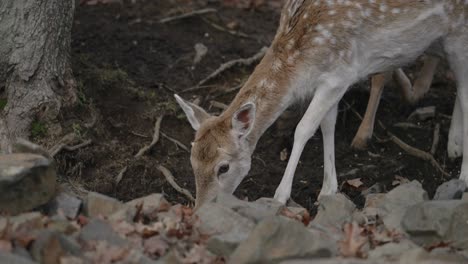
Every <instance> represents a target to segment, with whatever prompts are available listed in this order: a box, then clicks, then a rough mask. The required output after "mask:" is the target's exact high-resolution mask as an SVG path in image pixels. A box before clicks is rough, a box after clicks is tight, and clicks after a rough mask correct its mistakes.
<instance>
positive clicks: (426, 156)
mask: <svg viewBox="0 0 468 264" xmlns="http://www.w3.org/2000/svg"><path fill="white" fill-rule="evenodd" d="M343 101H344V100H343ZM344 103H345V104H346V105H348V106H350V104H349V103H347V102H346V101H344ZM350 109H351V111H352V112H353V113H354V114H355V115H356V116H357V117H358V118H359V119H361V120H362V116H361V115H360V114H359V113H358V112H357V111H356V110H355V109H354V108H353V107H350ZM378 123H379V126H380V127H381V128H382V129H383V130H385V131H386V132H387V134H388V135H389V137H390V139H389V140H390V141H392V142H393V143H395V144H396V145H398V146H399V147H400V148H401V149H403V150H404V151H405V152H406V153H408V154H409V155H411V156H414V157H416V158H420V159H422V160H426V161H429V162H431V164H432V166H434V167H435V168H436V169H437V170H438V171H440V173H442V175H444V176H446V177H450V174H448V173H447V172H446V171H444V169H443V168H442V166H440V164H439V163H438V162H437V161H436V160H435V158H434V156H433V155H432V154H431V153H429V152H426V151H423V150H420V149H417V148H415V147H412V146H410V145H408V144H406V143H405V142H404V141H403V140H401V139H400V138H398V137H397V136H395V135H394V134H392V133H391V132H390V131H388V129H387V127H386V126H385V125H384V124H383V123H382V122H380V120H378ZM439 129H440V128H439ZM373 136H374V137H376V138H377V139H379V138H378V137H377V136H376V135H375V133H374V135H373Z"/></svg>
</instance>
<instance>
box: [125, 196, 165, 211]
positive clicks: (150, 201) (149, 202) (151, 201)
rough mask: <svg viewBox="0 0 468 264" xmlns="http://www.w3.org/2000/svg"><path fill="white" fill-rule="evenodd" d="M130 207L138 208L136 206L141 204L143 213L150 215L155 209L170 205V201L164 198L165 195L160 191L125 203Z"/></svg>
mask: <svg viewBox="0 0 468 264" xmlns="http://www.w3.org/2000/svg"><path fill="white" fill-rule="evenodd" d="M125 205H126V206H128V207H133V208H136V206H141V205H143V207H142V208H141V210H142V213H143V214H145V215H149V214H151V213H153V212H154V211H157V210H159V209H160V208H161V206H166V205H169V203H168V202H167V201H166V199H164V196H163V195H162V194H160V193H153V194H150V195H148V196H145V197H141V198H138V199H134V200H131V201H130V202H127V203H125Z"/></svg>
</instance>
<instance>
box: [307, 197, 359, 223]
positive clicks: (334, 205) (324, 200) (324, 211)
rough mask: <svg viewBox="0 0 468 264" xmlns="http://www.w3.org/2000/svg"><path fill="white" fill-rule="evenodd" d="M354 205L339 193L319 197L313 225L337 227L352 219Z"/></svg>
mask: <svg viewBox="0 0 468 264" xmlns="http://www.w3.org/2000/svg"><path fill="white" fill-rule="evenodd" d="M355 209H356V206H355V205H354V203H353V202H351V201H350V200H349V199H348V198H347V197H346V196H344V195H343V194H341V193H338V194H335V195H326V196H323V197H321V199H320V201H319V206H318V212H317V215H316V216H315V219H314V220H313V221H312V224H313V225H319V226H323V227H333V228H336V227H339V229H341V226H342V225H343V224H344V223H345V222H349V221H351V219H352V216H353V212H354V210H355Z"/></svg>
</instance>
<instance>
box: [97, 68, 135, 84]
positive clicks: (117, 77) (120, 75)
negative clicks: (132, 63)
mask: <svg viewBox="0 0 468 264" xmlns="http://www.w3.org/2000/svg"><path fill="white" fill-rule="evenodd" d="M95 74H96V77H97V81H98V82H99V83H100V84H101V85H102V86H103V87H110V86H116V85H122V84H123V83H128V82H129V79H128V74H127V73H126V72H125V71H124V70H122V69H109V68H102V69H96V70H95Z"/></svg>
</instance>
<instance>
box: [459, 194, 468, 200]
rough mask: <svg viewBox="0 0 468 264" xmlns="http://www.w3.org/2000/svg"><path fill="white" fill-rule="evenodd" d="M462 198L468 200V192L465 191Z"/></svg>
mask: <svg viewBox="0 0 468 264" xmlns="http://www.w3.org/2000/svg"><path fill="white" fill-rule="evenodd" d="M461 199H462V201H468V192H465V193H463V195H462V198H461Z"/></svg>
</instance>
